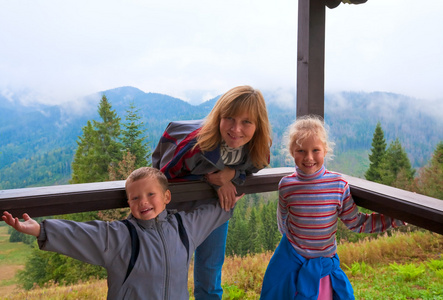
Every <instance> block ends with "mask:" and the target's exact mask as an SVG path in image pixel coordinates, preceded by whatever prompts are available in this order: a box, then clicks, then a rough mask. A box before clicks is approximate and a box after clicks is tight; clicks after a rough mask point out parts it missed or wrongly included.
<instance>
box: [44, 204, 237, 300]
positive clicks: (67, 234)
mask: <svg viewBox="0 0 443 300" xmlns="http://www.w3.org/2000/svg"><path fill="white" fill-rule="evenodd" d="M180 215H181V217H182V220H183V225H184V228H185V229H186V232H187V234H188V238H189V253H194V251H195V248H196V247H197V246H198V245H200V243H202V242H203V241H204V240H205V239H206V237H207V236H208V235H209V234H210V233H211V232H212V231H213V230H214V229H215V228H217V227H218V226H220V225H221V224H223V223H225V222H226V221H227V220H228V219H229V218H230V217H231V215H232V210H231V211H230V212H226V211H224V210H223V209H222V208H221V207H220V205H219V204H218V201H217V200H216V199H214V201H213V203H212V204H206V205H203V206H201V207H199V208H198V209H196V210H194V211H192V212H189V213H185V212H180ZM128 219H129V220H130V222H131V223H132V224H133V225H134V226H135V227H136V230H137V233H138V236H139V239H140V252H139V255H138V258H137V261H136V263H135V266H134V268H133V270H132V272H131V274H130V275H129V277H128V278H127V280H126V281H125V282H124V278H125V275H126V270H127V268H128V264H129V260H130V256H131V238H130V235H129V231H128V229H127V227H126V225H124V224H123V222H118V221H114V222H104V221H91V222H84V223H79V222H74V221H67V220H54V219H51V220H45V221H43V222H42V224H41V225H42V226H41V228H42V230H41V233H40V236H39V237H38V243H39V247H40V249H42V250H47V251H53V252H58V253H61V254H65V255H67V256H70V257H73V258H75V259H78V260H81V261H84V262H87V263H90V264H94V265H100V266H103V267H104V268H106V270H107V272H108V279H107V281H108V299H173V300H179V299H189V293H188V286H187V284H188V268H189V262H190V260H189V257H188V254H187V250H186V248H185V246H184V245H183V243H182V241H181V239H180V236H179V232H178V223H177V219H176V217H175V216H174V215H173V214H172V213H171V212H168V211H166V210H164V211H163V212H162V213H160V214H159V215H158V216H157V218H155V219H151V220H147V221H146V220H138V219H136V218H134V217H132V216H130V217H129V218H128Z"/></svg>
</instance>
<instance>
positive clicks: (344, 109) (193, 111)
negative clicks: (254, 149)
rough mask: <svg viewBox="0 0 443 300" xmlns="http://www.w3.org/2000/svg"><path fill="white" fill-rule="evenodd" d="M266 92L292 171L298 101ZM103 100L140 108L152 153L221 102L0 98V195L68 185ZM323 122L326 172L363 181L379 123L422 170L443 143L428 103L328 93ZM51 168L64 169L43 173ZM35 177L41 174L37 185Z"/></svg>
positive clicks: (442, 105)
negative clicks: (176, 129)
mask: <svg viewBox="0 0 443 300" xmlns="http://www.w3.org/2000/svg"><path fill="white" fill-rule="evenodd" d="M262 92H263V94H264V96H265V99H266V101H267V106H268V112H269V118H270V121H271V125H272V129H273V146H272V153H271V166H273V167H279V166H288V165H293V163H292V162H291V161H290V160H288V159H287V157H286V156H285V151H284V149H285V148H286V145H285V143H284V141H283V136H284V132H285V130H286V128H287V126H288V125H289V124H290V123H291V122H292V121H293V120H294V119H295V112H296V107H295V95H293V94H292V93H290V92H285V91H279V92H267V91H262ZM103 94H105V95H106V97H107V98H108V100H109V101H110V103H111V104H112V108H113V109H115V110H116V112H117V114H118V115H119V116H120V118H121V119H122V121H124V118H125V114H126V110H127V109H128V108H129V104H130V103H134V105H135V106H136V108H137V109H139V112H138V113H139V115H140V117H141V120H142V121H143V122H144V124H145V128H146V130H147V134H148V141H149V143H150V145H151V148H154V147H155V145H156V143H157V141H158V139H159V137H160V136H161V134H162V132H163V130H164V128H165V127H166V125H167V124H168V122H169V121H171V120H180V119H182V120H185V119H200V118H204V117H205V116H206V115H207V113H208V112H209V111H210V110H211V108H212V107H213V105H214V103H215V101H216V100H217V98H218V97H216V98H214V99H209V100H208V101H206V102H203V103H201V104H199V105H191V104H189V103H188V102H185V101H183V100H181V99H177V98H173V97H170V96H167V95H163V94H156V93H145V92H143V91H141V90H139V89H137V88H134V87H120V88H116V89H112V90H107V91H103V92H99V93H97V94H95V95H88V96H85V97H84V98H83V99H79V100H78V101H77V102H75V103H74V102H69V103H64V104H62V105H58V106H57V105H56V106H48V105H43V104H26V105H25V104H23V103H32V101H23V100H22V99H21V98H20V97H19V96H14V95H10V94H9V95H8V94H6V95H5V94H4V93H3V94H0V189H6V188H19V187H26V186H29V185H39V184H40V185H49V184H60V183H66V182H67V180H68V179H69V174H70V164H71V162H72V155H73V153H74V151H75V149H76V140H77V138H78V136H80V135H81V134H82V127H83V126H85V125H86V122H87V120H92V119H94V120H99V116H98V113H97V108H98V103H99V101H100V99H101V96H102V95H103ZM325 120H326V124H327V126H328V127H329V131H330V136H331V139H332V140H333V141H334V142H335V147H334V155H335V157H334V160H333V161H332V162H330V163H329V165H328V168H330V169H333V170H335V171H339V172H343V173H346V174H349V175H354V176H359V177H362V175H363V173H364V171H365V170H366V168H367V166H368V152H369V151H370V148H371V142H372V137H373V133H374V129H375V126H376V124H377V122H378V121H379V122H380V123H381V125H382V128H383V131H384V133H385V138H386V141H387V143H388V145H389V143H390V142H391V141H392V140H394V139H395V138H398V139H399V140H400V142H401V144H402V145H403V147H404V148H405V151H406V152H407V153H408V156H409V158H410V160H411V163H412V165H413V166H414V167H416V168H418V167H422V166H424V165H425V164H426V163H427V161H428V160H429V159H430V157H431V155H432V153H433V151H434V148H435V146H436V144H437V143H438V142H440V141H443V101H440V102H437V101H436V102H435V103H430V102H429V101H427V102H425V101H423V100H420V99H415V98H411V97H407V96H404V95H398V94H392V93H384V92H373V93H363V92H341V93H334V94H326V96H325ZM53 164H57V166H58V167H56V168H54V169H52V171H45V169H44V168H45V167H47V168H48V170H49V169H50V168H51V166H53ZM37 170H38V173H39V174H40V173H41V174H40V175H39V176H38V178H32V179H31V177H35V173H37ZM33 173H34V174H33ZM27 174H28V175H27ZM26 176H29V178H28V179H26Z"/></svg>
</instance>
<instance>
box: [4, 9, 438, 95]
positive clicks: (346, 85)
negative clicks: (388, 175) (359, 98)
mask: <svg viewBox="0 0 443 300" xmlns="http://www.w3.org/2000/svg"><path fill="white" fill-rule="evenodd" d="M297 6H298V1H297V0H272V1H270V0H266V1H265V0H254V1H252V0H248V1H243V0H235V1H234V0H225V1H211V0H186V1H183V0H156V1H152V0H140V1H135V0H125V1H122V0H118V1H116V0H106V1H104V0H93V1H90V0H87V1H85V0H75V1H72V0H62V1H59V0H23V1H22V0H0V93H1V94H2V95H4V96H8V97H11V96H13V95H15V94H17V93H19V92H20V93H23V92H26V93H27V94H28V100H32V101H41V102H46V103H60V102H63V101H69V100H74V99H76V98H77V97H81V96H84V95H88V94H92V93H95V92H99V91H104V90H107V89H112V88H116V87H121V86H133V87H136V88H139V89H141V90H143V91H144V92H157V93H164V94H168V95H171V96H175V97H178V98H181V99H183V100H188V101H191V102H192V103H198V102H201V101H203V100H208V99H210V98H212V97H214V96H216V95H219V94H222V93H223V92H225V91H226V90H228V89H230V88H231V87H234V86H236V85H242V84H249V85H252V86H254V87H256V88H259V89H261V90H271V91H274V90H275V91H277V90H278V91H282V90H284V91H289V92H290V93H291V92H294V93H295V81H296V53H297ZM442 12H443V1H441V0H428V1H426V2H422V1H417V0H368V2H367V3H365V4H362V5H349V4H341V5H340V6H339V7H337V8H335V9H332V10H331V9H327V11H326V22H327V28H326V63H325V64H326V65H325V68H326V72H325V85H326V92H336V91H342V90H346V91H367V92H371V91H386V92H393V93H401V94H405V95H408V96H413V97H417V98H420V99H430V100H435V99H443V81H442V80H443V79H442V75H443V55H442V53H443V38H442V36H443V35H442V31H443V18H442V17H441V14H442Z"/></svg>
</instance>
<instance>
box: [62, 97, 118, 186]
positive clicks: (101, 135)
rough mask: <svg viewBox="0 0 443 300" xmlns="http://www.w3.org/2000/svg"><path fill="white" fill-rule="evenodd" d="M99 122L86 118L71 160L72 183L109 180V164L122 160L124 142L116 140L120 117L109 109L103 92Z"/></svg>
mask: <svg viewBox="0 0 443 300" xmlns="http://www.w3.org/2000/svg"><path fill="white" fill-rule="evenodd" d="M98 113H99V115H100V117H101V119H102V120H101V121H95V120H93V121H92V122H93V123H91V122H90V121H88V123H87V125H86V126H85V127H83V136H82V137H79V141H77V144H78V148H77V151H76V153H75V156H74V161H73V163H72V170H73V172H72V179H71V181H70V182H71V183H87V182H102V181H106V180H109V175H108V169H109V167H112V166H116V165H118V162H119V161H121V160H122V154H123V145H122V144H121V143H120V142H119V137H120V118H119V117H118V116H117V114H116V112H115V111H114V110H112V106H111V104H110V103H109V102H108V99H107V98H106V96H105V95H103V96H102V99H101V101H100V104H99V108H98Z"/></svg>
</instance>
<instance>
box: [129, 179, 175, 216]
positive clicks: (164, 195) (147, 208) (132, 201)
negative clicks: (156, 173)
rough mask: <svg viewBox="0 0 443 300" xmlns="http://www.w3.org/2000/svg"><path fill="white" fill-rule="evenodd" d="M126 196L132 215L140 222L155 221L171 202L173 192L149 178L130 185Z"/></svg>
mask: <svg viewBox="0 0 443 300" xmlns="http://www.w3.org/2000/svg"><path fill="white" fill-rule="evenodd" d="M126 194H127V195H128V204H129V207H130V208H131V213H132V215H133V216H134V217H135V218H137V219H140V220H150V219H154V218H155V217H157V216H158V215H159V214H160V213H161V212H162V211H163V210H164V209H165V208H166V204H168V203H169V202H170V201H171V192H170V191H169V190H166V191H165V190H164V189H163V188H162V186H161V185H160V183H159V182H158V180H157V179H155V178H153V177H149V176H148V177H145V178H142V179H139V180H136V181H133V182H131V183H129V184H128V185H127V187H126Z"/></svg>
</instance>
